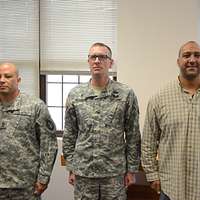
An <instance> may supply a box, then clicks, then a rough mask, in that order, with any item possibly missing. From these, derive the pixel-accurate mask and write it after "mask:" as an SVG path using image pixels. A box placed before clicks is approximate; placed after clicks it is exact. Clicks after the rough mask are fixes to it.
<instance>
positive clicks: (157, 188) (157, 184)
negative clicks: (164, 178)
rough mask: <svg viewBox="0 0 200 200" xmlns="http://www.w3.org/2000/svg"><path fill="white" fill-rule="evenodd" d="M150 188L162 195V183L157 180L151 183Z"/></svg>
mask: <svg viewBox="0 0 200 200" xmlns="http://www.w3.org/2000/svg"><path fill="white" fill-rule="evenodd" d="M150 186H151V188H152V189H154V190H155V191H156V192H157V193H158V194H160V189H161V188H160V181H159V180H156V181H152V182H151V183H150Z"/></svg>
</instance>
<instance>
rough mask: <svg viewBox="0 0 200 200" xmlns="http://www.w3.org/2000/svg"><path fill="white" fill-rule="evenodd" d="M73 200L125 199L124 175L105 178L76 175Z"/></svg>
mask: <svg viewBox="0 0 200 200" xmlns="http://www.w3.org/2000/svg"><path fill="white" fill-rule="evenodd" d="M74 200H126V188H125V186H124V176H115V177H106V178H86V177H80V176H76V181H75V186H74Z"/></svg>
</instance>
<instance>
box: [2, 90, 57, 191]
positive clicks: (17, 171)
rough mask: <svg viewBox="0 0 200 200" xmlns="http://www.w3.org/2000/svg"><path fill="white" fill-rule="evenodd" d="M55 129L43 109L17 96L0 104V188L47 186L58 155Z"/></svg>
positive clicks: (32, 99)
mask: <svg viewBox="0 0 200 200" xmlns="http://www.w3.org/2000/svg"><path fill="white" fill-rule="evenodd" d="M55 131H56V129H55V125H54V122H53V121H52V119H51V117H50V115H49V112H48V110H47V107H46V105H45V104H44V103H43V102H42V101H41V100H38V99H35V98H33V97H29V96H27V95H25V94H20V95H19V96H18V97H17V98H16V100H15V102H14V103H13V104H11V105H2V104H1V103H0V138H1V140H0V163H1V164H0V188H29V187H33V185H34V184H35V182H36V181H39V182H41V183H44V184H45V183H48V181H49V178H50V175H51V172H52V168H53V164H54V161H55V157H56V153H57V140H56V134H55Z"/></svg>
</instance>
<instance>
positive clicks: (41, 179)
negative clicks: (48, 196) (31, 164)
mask: <svg viewBox="0 0 200 200" xmlns="http://www.w3.org/2000/svg"><path fill="white" fill-rule="evenodd" d="M49 179H50V177H49V176H43V175H40V174H39V175H38V178H37V181H38V182H40V183H42V184H48V183H49Z"/></svg>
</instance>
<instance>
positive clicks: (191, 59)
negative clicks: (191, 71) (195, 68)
mask: <svg viewBox="0 0 200 200" xmlns="http://www.w3.org/2000/svg"><path fill="white" fill-rule="evenodd" d="M195 61H196V59H195V56H194V55H193V54H192V55H191V56H190V58H189V62H191V63H193V62H195Z"/></svg>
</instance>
